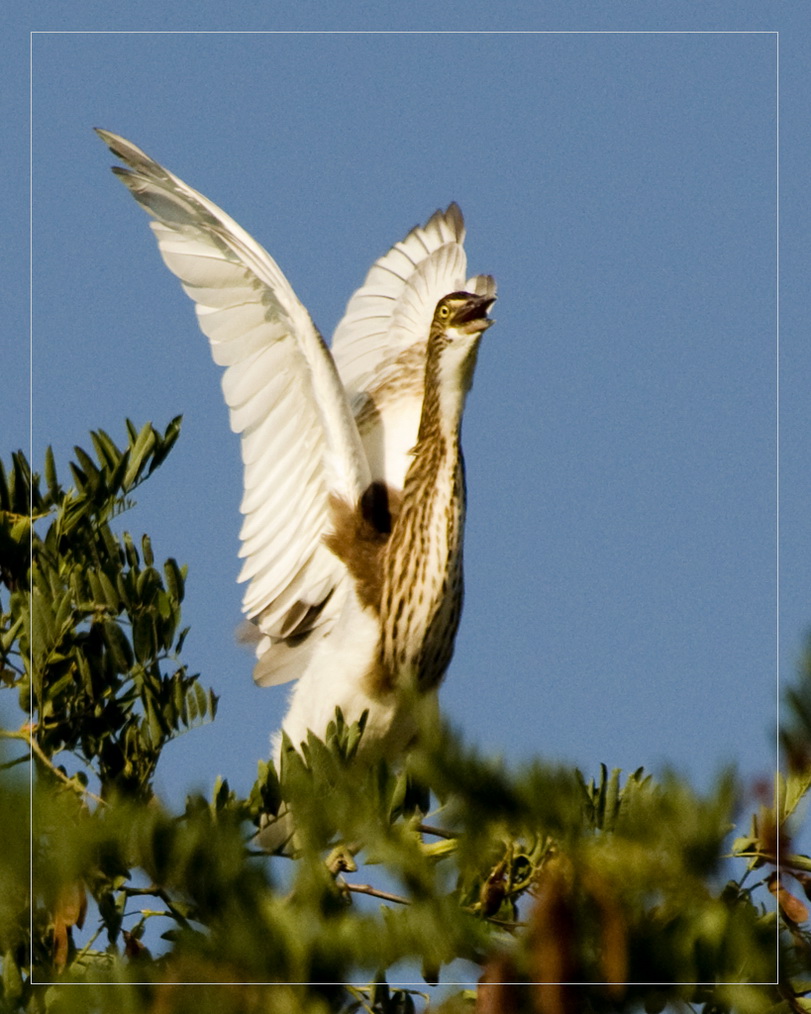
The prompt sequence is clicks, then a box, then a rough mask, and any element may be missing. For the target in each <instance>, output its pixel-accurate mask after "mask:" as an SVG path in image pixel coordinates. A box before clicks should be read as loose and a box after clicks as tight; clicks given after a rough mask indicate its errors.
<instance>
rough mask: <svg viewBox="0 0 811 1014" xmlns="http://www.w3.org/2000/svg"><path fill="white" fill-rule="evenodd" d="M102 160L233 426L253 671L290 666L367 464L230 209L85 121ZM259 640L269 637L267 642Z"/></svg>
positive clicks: (335, 564)
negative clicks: (337, 501)
mask: <svg viewBox="0 0 811 1014" xmlns="http://www.w3.org/2000/svg"><path fill="white" fill-rule="evenodd" d="M98 133H99V134H100V135H101V137H102V139H103V140H104V141H105V142H106V143H107V145H108V146H109V147H110V149H111V150H112V151H113V153H114V154H115V155H117V156H118V157H119V158H120V159H121V160H122V161H124V162H125V163H126V164H127V166H128V168H126V169H123V168H119V167H116V168H115V169H114V170H113V171H114V172H115V173H116V175H118V176H119V178H120V179H121V180H122V181H123V182H124V183H125V184H126V185H127V187H128V188H129V189H130V191H131V192H132V194H133V196H134V197H135V199H136V200H137V201H138V203H139V204H141V205H142V206H143V207H144V208H145V209H146V211H148V212H149V214H150V215H152V217H153V221H152V222H151V226H152V229H153V231H154V232H155V236H156V238H157V240H158V246H159V248H160V252H161V255H162V256H163V259H164V261H165V262H166V265H167V267H168V268H169V270H170V271H172V272H173V273H174V274H176V275H177V276H178V278H179V279H180V281H181V283H182V285H183V288H184V290H185V291H186V293H187V295H189V296H190V297H191V298H192V299H193V300H194V303H195V309H196V311H197V320H198V323H199V325H200V328H201V329H202V331H203V332H204V334H206V335H207V336H208V338H209V340H210V342H211V352H212V355H213V357H214V360H215V362H217V363H219V364H220V365H221V366H224V367H226V370H225V374H224V376H223V381H222V386H223V392H224V394H225V399H226V402H227V403H228V406H229V408H230V415H231V426H232V428H233V430H234V431H235V432H238V433H240V434H241V441H242V458H243V463H244V467H245V494H244V498H243V501H242V505H241V510H242V513H243V514H244V515H245V518H244V523H243V525H242V530H241V532H240V538H241V539H242V548H241V552H240V555H241V556H242V557H244V565H243V567H242V572H241V574H240V576H239V579H240V580H242V581H248V582H249V584H248V587H247V589H246V592H245V597H244V600H243V608H244V610H245V613H246V615H247V616H248V617H249V618H251V619H254V620H255V621H256V622H257V624H258V626H259V628H260V630H261V631H262V633H263V635H265V636H264V637H263V638H262V639H261V641H260V643H259V645H258V646H257V655H259V656H260V659H259V662H258V664H257V667H256V670H255V673H254V678H255V679H256V680H257V681H258V682H260V683H263V684H267V683H276V682H284V681H285V680H287V679H292V678H293V677H295V676H298V675H299V674H300V672H301V671H302V668H303V666H304V664H305V662H306V657H305V656H306V654H308V653H309V651H310V650H312V647H313V642H314V641H315V640H316V638H314V637H309V638H308V637H307V634H308V633H310V632H312V631H314V630H316V629H317V628H319V627H320V628H321V632H322V633H326V632H328V630H329V629H330V628H331V626H332V624H333V623H334V622H335V618H336V616H337V614H338V611H339V609H340V605H341V601H342V594H341V593H338V594H336V592H338V591H339V589H345V587H346V586H347V583H348V580H349V579H348V576H347V573H346V569H345V566H344V564H343V563H342V562H341V561H340V560H339V559H338V558H337V557H336V556H335V555H334V554H333V553H331V552H330V551H329V550H328V549H327V548H326V546H325V544H324V541H323V537H324V535H325V533H326V532H327V531H328V530H329V528H330V515H329V510H330V508H329V498H330V496H331V495H337V496H338V497H340V498H341V499H343V500H345V501H347V502H348V503H355V502H357V500H358V498H359V496H360V495H361V493H362V492H363V490H364V489H365V488H366V487H367V486H368V484H369V480H370V476H369V469H368V463H367V461H366V456H365V452H364V450H363V447H362V445H361V442H360V439H359V436H358V431H357V427H356V424H355V422H354V419H353V416H352V412H351V410H350V407H349V404H348V401H347V398H346V394H345V392H344V389H343V385H342V383H341V380H340V378H339V376H338V374H337V372H336V370H335V365H334V363H333V361H332V358H331V356H330V353H329V351H328V349H327V348H326V346H325V345H324V342H323V340H322V338H321V336H320V335H319V334H318V332H317V331H316V329H315V327H314V325H313V323H312V320H311V319H310V316H309V314H308V313H307V311H306V310H305V308H304V307H303V306H302V304H301V303H300V302H299V300H298V298H297V297H296V295H295V293H294V292H293V289H292V288H291V286H290V284H289V282H288V281H287V279H286V278H285V277H284V275H283V274H282V272H281V271H280V269H279V267H278V265H277V264H276V263H275V261H274V260H273V259H272V258H271V256H270V255H269V254H268V253H267V252H266V251H265V250H264V249H263V248H262V247H261V246H260V245H259V244H258V243H256V241H255V240H253V239H252V238H251V237H250V236H249V235H248V234H247V233H246V232H245V231H244V230H243V229H242V228H241V227H240V226H239V225H237V223H236V222H234V221H233V219H231V218H229V216H228V215H226V214H225V213H224V212H223V211H221V210H220V209H219V208H218V207H217V206H216V205H215V204H212V202H211V201H209V200H207V199H206V198H205V197H203V195H202V194H199V193H197V191H195V190H192V188H191V187H189V186H187V185H186V184H185V183H183V181H182V180H180V179H178V178H177V177H176V176H174V175H173V174H172V173H170V172H168V170H166V169H164V168H163V167H162V166H160V165H158V163H157V162H154V161H153V160H152V159H151V158H149V156H148V155H146V154H145V153H144V152H143V151H141V150H140V149H139V148H137V147H135V145H133V144H130V143H129V142H128V141H125V140H124V139H123V138H121V137H117V136H116V135H115V134H110V133H108V132H107V131H102V130H100V131H98ZM268 649H272V650H270V651H269V650H268Z"/></svg>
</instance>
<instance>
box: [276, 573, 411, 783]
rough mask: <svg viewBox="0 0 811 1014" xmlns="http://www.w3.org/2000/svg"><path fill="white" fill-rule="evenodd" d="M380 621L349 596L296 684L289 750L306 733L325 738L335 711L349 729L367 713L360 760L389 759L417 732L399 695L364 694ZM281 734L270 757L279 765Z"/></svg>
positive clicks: (288, 719)
mask: <svg viewBox="0 0 811 1014" xmlns="http://www.w3.org/2000/svg"><path fill="white" fill-rule="evenodd" d="M379 645H380V621H379V619H378V617H377V616H375V614H374V613H373V612H372V611H371V610H369V609H364V608H363V607H362V606H361V605H360V603H359V602H358V600H357V597H356V596H355V593H354V589H352V590H350V591H349V594H348V595H347V599H346V604H345V605H344V608H343V611H342V614H341V616H340V618H339V619H338V621H337V623H336V625H335V627H334V629H333V630H332V632H331V633H330V636H329V637H325V638H323V639H322V640H321V642H320V643H319V644H318V646H317V647H316V649H315V651H314V652H313V655H312V658H311V660H310V663H309V665H308V666H307V669H306V670H305V671H304V673H302V675H301V677H300V678H299V679H298V680H297V681H296V683H295V686H294V687H293V690H292V692H291V694H290V699H289V706H288V711H287V714H286V715H285V718H284V721H283V722H282V731H283V732H285V733H286V734H287V735H288V737H289V738H290V741H291V742H292V744H293V746H295V747H296V748H298V746H299V745H300V744H301V743H302V742H305V741H306V739H307V732H308V730H311V731H312V732H313V733H314V734H315V735H316V736H317V737H318V738H319V739H324V738H325V737H326V731H327V726H328V725H329V723H330V722H332V721H334V719H335V709H336V708H340V709H341V712H342V713H343V716H344V719H345V720H346V722H347V723H348V724H352V723H353V722H357V721H358V719H359V718H360V717H361V715H362V714H363V712H364V711H368V713H369V714H368V718H367V721H366V729H365V731H364V734H363V740H362V741H361V752H362V753H363V754H364V755H369V754H371V755H375V754H377V755H378V756H380V755H386V756H393V755H395V754H397V753H399V752H401V751H402V750H404V749H405V747H406V746H407V745H408V743H409V742H410V741H411V740H412V739H413V738H414V735H415V733H416V731H417V729H416V723H415V721H414V718H413V716H411V715H409V714H408V713H407V712H406V711H404V709H403V706H402V703H403V702H402V695H399V694H397V693H392V692H388V693H375V694H374V696H371V695H370V693H369V690H370V686H369V681H368V680H367V679H366V678H365V677H366V674H367V673H368V672H369V671H370V670H371V669H372V667H373V666H374V664H375V662H376V660H377V658H378V655H379V652H380V646H379ZM280 752H281V734H280V733H276V734H275V735H274V737H273V757H274V759H275V760H276V761H277V763H278V760H279V756H280Z"/></svg>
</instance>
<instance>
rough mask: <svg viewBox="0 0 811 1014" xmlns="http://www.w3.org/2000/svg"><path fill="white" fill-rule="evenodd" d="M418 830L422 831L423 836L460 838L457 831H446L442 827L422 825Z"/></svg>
mask: <svg viewBox="0 0 811 1014" xmlns="http://www.w3.org/2000/svg"><path fill="white" fill-rule="evenodd" d="M417 830H418V831H422V833H423V834H432V835H433V836H434V837H435V838H448V839H453V838H458V837H459V835H458V834H457V833H456V832H455V831H445V830H443V829H442V828H441V827H432V826H431V825H430V824H420V825H419V827H418V828H417Z"/></svg>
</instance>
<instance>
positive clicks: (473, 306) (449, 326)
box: [431, 292, 496, 341]
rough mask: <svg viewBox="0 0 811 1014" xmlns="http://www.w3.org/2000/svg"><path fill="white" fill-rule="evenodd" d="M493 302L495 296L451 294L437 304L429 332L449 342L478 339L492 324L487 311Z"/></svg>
mask: <svg viewBox="0 0 811 1014" xmlns="http://www.w3.org/2000/svg"><path fill="white" fill-rule="evenodd" d="M495 301H496V297H495V296H479V295H476V294H475V293H473V292H451V293H450V294H449V295H447V296H443V297H442V299H440V301H439V302H438V303H437V305H436V310H434V319H433V322H432V324H431V332H432V333H436V334H444V335H446V336H447V338H448V339H449V341H454V340H455V339H459V338H464V337H469V336H471V335H473V336H475V337H476V338H478V337H479V335H481V333H482V332H483V331H486V330H487V328H488V327H490V325H491V324H493V323H494V321H493V320H492V319H491V318H490V317H488V316H487V311H488V310H489V309H490V307H491V306H492V305H493V303H495Z"/></svg>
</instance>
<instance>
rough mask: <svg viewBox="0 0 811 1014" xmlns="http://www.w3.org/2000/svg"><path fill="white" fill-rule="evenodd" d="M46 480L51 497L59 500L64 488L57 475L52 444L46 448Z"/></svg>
mask: <svg viewBox="0 0 811 1014" xmlns="http://www.w3.org/2000/svg"><path fill="white" fill-rule="evenodd" d="M45 482H46V485H47V486H48V492H49V493H50V495H51V498H52V499H53V500H55V501H57V500H59V499H60V497H61V494H62V490H61V489H60V486H59V480H58V479H57V476H56V463H55V461H54V452H53V448H52V447H51V446H50V444H49V445H48V447H46V448H45Z"/></svg>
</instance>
